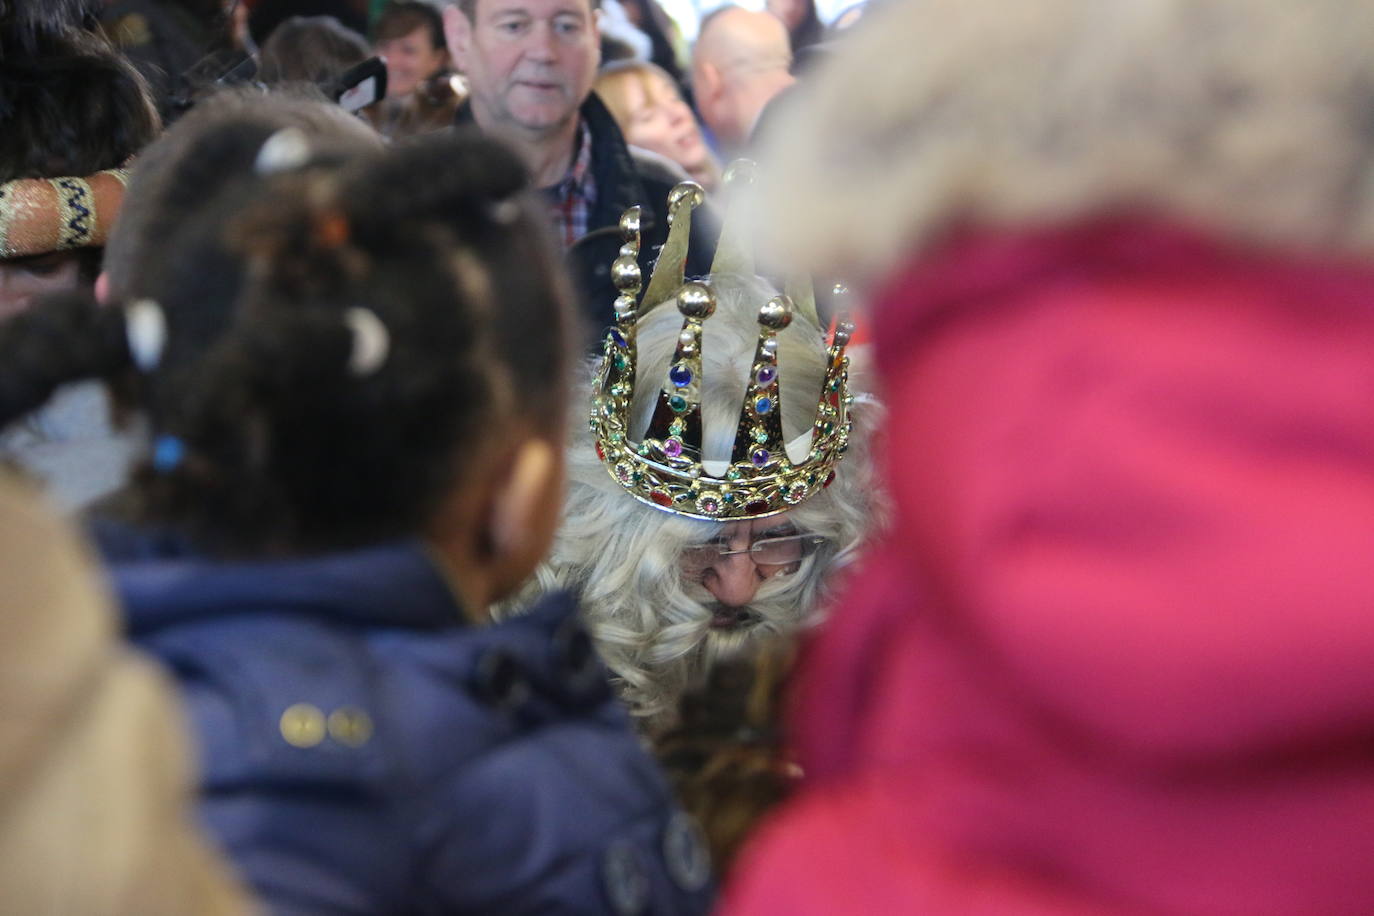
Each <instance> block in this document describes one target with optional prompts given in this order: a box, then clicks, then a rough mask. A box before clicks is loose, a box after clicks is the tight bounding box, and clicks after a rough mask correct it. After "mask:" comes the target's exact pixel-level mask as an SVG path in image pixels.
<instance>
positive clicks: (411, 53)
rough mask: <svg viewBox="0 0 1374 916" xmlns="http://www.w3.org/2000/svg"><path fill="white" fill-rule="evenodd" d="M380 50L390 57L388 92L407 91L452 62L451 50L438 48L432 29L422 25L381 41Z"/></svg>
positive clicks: (397, 93) (406, 92) (391, 93)
mask: <svg viewBox="0 0 1374 916" xmlns="http://www.w3.org/2000/svg"><path fill="white" fill-rule="evenodd" d="M377 53H378V54H380V55H381V56H382V57H384V58H386V94H387V95H389V96H401V95H407V94H409V93H411V92H414V91H415V87H416V86H418V85H420V83H422V82H424V81H425V80H427V79H429V78H430V77H431V76H433V75H434V74H436V73H438V72H439V71H440V70H442V69H443V68H444V66H445V65H446V64H447V63H448V52H447V51H445V50H444V49H443V48H436V47H435V46H434V43H433V42H432V41H431V40H430V31H429V29H427V28H425V27H424V26H420V27H419V28H417V29H415V31H413V32H410V33H409V34H406V35H402V36H401V37H400V38H392V39H388V40H386V41H381V42H378V43H377Z"/></svg>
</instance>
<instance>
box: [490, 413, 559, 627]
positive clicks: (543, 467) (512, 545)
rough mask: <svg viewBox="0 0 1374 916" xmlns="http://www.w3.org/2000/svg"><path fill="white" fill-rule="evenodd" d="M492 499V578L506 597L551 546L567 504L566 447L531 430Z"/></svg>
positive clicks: (502, 477)
mask: <svg viewBox="0 0 1374 916" xmlns="http://www.w3.org/2000/svg"><path fill="white" fill-rule="evenodd" d="M506 467H507V470H505V471H504V473H502V474H501V475H500V476H498V477H497V478H496V481H495V487H494V490H493V492H492V494H491V499H490V501H489V502H488V503H487V512H486V518H485V520H484V522H485V526H486V537H485V538H484V539H483V540H484V541H485V544H486V546H487V549H488V551H489V552H490V555H489V556H488V557H487V561H488V562H489V563H490V564H491V570H490V571H491V578H492V583H493V586H494V588H495V590H497V591H499V592H501V593H502V594H499V595H496V596H494V597H493V599H492V600H496V599H497V598H499V597H504V594H505V593H508V592H510V591H511V590H513V589H515V587H516V586H518V585H519V584H520V583H521V582H523V581H524V580H525V579H526V578H527V577H528V576H529V575H530V573H532V572H534V569H535V567H536V566H538V565H539V561H540V560H542V559H543V558H544V555H545V554H546V553H547V552H548V549H549V545H550V544H551V543H552V541H553V535H554V532H555V531H556V530H557V528H558V522H559V519H560V518H561V516H562V509H563V452H562V450H561V449H560V448H558V447H557V446H555V445H554V444H553V443H551V442H550V441H549V440H547V439H544V438H542V437H539V436H530V437H528V438H526V439H524V440H522V441H521V442H520V444H519V445H518V446H516V448H515V450H514V452H512V453H511V454H510V455H509V458H508V461H507V465H506Z"/></svg>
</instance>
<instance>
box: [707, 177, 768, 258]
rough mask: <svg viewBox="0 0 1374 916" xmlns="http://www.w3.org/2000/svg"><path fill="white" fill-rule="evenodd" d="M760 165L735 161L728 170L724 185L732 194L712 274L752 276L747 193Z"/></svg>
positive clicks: (752, 256) (752, 248)
mask: <svg viewBox="0 0 1374 916" xmlns="http://www.w3.org/2000/svg"><path fill="white" fill-rule="evenodd" d="M757 171H758V166H757V165H756V164H755V163H754V161H753V160H752V159H736V160H735V161H734V162H732V163H730V167H729V168H727V169H726V170H725V178H724V180H723V181H724V185H725V187H726V189H727V190H728V192H729V196H728V203H727V204H726V209H725V223H724V225H723V226H722V227H721V230H720V241H719V242H718V243H717V245H716V258H715V260H714V261H712V262H711V274H712V275H713V276H714V275H715V274H721V273H730V274H741V275H744V276H752V275H753V273H754V247H753V245H752V244H751V243H750V240H751V238H752V233H750V232H749V229H748V224H747V221H746V220H745V218H744V212H745V192H746V191H747V190H748V188H749V187H750V186H751V185H753V183H754V176H755V174H756V173H757Z"/></svg>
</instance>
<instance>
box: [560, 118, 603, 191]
mask: <svg viewBox="0 0 1374 916" xmlns="http://www.w3.org/2000/svg"><path fill="white" fill-rule="evenodd" d="M577 124H578V128H577V156H576V157H575V158H574V159H573V163H572V166H571V167H570V168H569V169H568V174H566V175H564V176H563V180H562V181H560V182H559V183H558V187H559V189H560V191H563V193H565V194H577V195H578V196H580V197H582V198H583V199H585V200H587V201H589V202H590V201H591V200H592V198H593V197H594V196H595V195H594V194H593V193H592V190H593V187H594V185H595V182H593V181H592V129H591V128H590V127H588V126H587V122H586V120H584V119H581V118H579V119H578V122H577Z"/></svg>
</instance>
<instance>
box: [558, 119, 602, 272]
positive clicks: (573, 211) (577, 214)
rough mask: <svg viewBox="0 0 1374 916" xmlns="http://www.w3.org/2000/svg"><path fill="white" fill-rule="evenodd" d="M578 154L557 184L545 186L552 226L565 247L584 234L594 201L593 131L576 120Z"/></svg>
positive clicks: (582, 121)
mask: <svg viewBox="0 0 1374 916" xmlns="http://www.w3.org/2000/svg"><path fill="white" fill-rule="evenodd" d="M577 144H578V149H577V155H576V156H575V157H574V158H573V161H572V165H571V166H569V167H568V172H567V174H566V175H564V176H563V179H562V180H561V181H559V182H558V184H556V185H554V186H553V187H551V188H549V189H548V193H549V196H550V197H551V198H552V202H553V221H554V227H555V228H556V229H557V230H558V235H559V238H560V239H561V240H562V242H563V245H564V247H569V246H571V245H572V243H573V242H575V241H577V240H578V239H580V238H581V237H582V236H584V235H586V234H587V229H588V225H587V222H588V219H589V218H590V216H591V210H592V205H593V204H594V203H595V201H596V180H595V178H594V177H593V176H592V130H591V128H590V127H588V126H587V122H586V120H585V119H583V120H579V122H578V131H577Z"/></svg>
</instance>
